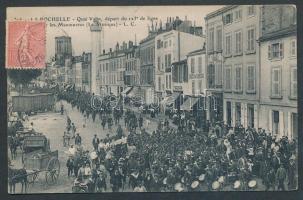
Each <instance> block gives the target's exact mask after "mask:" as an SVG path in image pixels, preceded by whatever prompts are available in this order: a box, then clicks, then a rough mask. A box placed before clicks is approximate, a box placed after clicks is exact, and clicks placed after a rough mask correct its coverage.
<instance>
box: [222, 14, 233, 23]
mask: <svg viewBox="0 0 303 200" xmlns="http://www.w3.org/2000/svg"><path fill="white" fill-rule="evenodd" d="M223 22H224V25H226V24H231V23H232V22H233V14H232V13H229V14H227V15H225V16H224V20H223Z"/></svg>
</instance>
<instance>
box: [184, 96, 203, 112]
mask: <svg viewBox="0 0 303 200" xmlns="http://www.w3.org/2000/svg"><path fill="white" fill-rule="evenodd" d="M198 101H199V98H198V97H189V98H188V99H187V100H186V101H185V102H184V103H183V104H182V105H181V107H180V110H191V109H192V107H193V106H194V105H195V104H196V103H197V102H198Z"/></svg>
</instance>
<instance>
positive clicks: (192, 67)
mask: <svg viewBox="0 0 303 200" xmlns="http://www.w3.org/2000/svg"><path fill="white" fill-rule="evenodd" d="M190 72H191V73H192V74H193V73H195V58H191V59H190Z"/></svg>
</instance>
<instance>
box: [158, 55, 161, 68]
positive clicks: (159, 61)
mask: <svg viewBox="0 0 303 200" xmlns="http://www.w3.org/2000/svg"><path fill="white" fill-rule="evenodd" d="M160 67H161V57H160V56H158V70H159V71H160V70H161V68H160Z"/></svg>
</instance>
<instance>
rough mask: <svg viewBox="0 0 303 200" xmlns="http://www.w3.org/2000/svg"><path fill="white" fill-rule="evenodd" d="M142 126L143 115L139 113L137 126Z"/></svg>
mask: <svg viewBox="0 0 303 200" xmlns="http://www.w3.org/2000/svg"><path fill="white" fill-rule="evenodd" d="M142 126H143V117H142V115H141V114H140V116H139V128H140V129H141V128H142Z"/></svg>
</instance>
